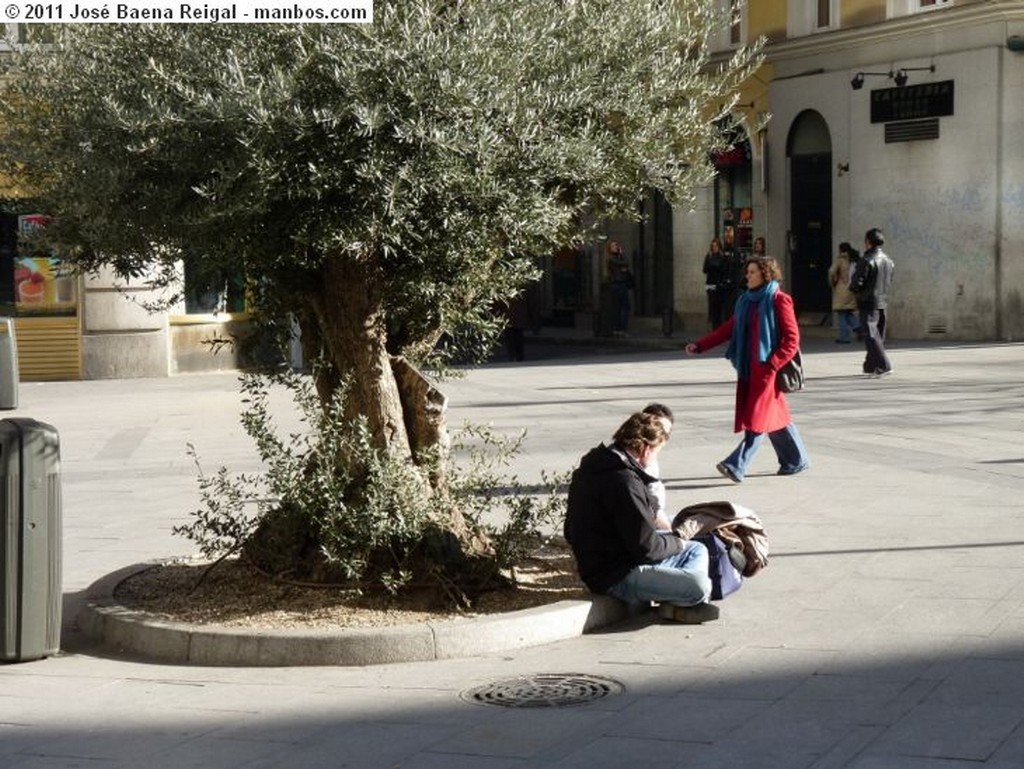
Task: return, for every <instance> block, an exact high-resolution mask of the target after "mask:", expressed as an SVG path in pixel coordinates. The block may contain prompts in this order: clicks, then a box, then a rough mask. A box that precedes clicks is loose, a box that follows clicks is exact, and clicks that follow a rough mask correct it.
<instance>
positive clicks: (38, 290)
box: [14, 214, 77, 314]
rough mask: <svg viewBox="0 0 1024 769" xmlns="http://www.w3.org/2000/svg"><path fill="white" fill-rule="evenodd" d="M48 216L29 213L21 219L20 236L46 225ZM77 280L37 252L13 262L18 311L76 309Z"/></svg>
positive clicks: (54, 260) (55, 260)
mask: <svg viewBox="0 0 1024 769" xmlns="http://www.w3.org/2000/svg"><path fill="white" fill-rule="evenodd" d="M46 221H47V217H45V216H43V215H40V214H30V215H28V216H19V217H18V234H19V235H21V236H27V235H28V234H30V233H31V232H32V231H33V230H34V229H35V228H36V227H41V226H43V225H45V224H46ZM76 283H77V281H76V279H75V277H74V276H73V275H72V274H70V271H68V270H66V268H63V265H62V264H61V260H60V259H59V258H58V257H55V256H46V255H45V254H39V253H35V254H33V255H32V256H23V255H20V254H19V256H18V257H17V258H16V259H15V261H14V297H15V303H16V306H17V309H18V311H19V312H26V313H32V314H35V313H37V312H38V313H48V312H54V311H67V310H74V309H75V306H76V297H75V284H76Z"/></svg>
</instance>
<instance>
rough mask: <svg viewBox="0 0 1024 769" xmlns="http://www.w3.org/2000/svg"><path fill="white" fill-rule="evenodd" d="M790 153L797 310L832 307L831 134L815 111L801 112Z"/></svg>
mask: <svg viewBox="0 0 1024 769" xmlns="http://www.w3.org/2000/svg"><path fill="white" fill-rule="evenodd" d="M786 155H787V157H788V158H789V179H790V186H789V189H790V200H789V244H788V246H789V259H790V261H789V271H790V277H791V280H792V288H793V300H794V302H795V303H796V308H797V311H798V312H823V313H828V312H830V311H831V309H832V292H831V289H830V287H829V285H828V279H827V276H828V268H829V265H830V264H831V263H832V171H831V169H832V138H831V136H830V134H829V130H828V125H827V124H826V123H825V119H824V118H823V117H822V116H821V115H820V114H819V113H817V112H815V111H814V110H805V111H804V112H801V113H800V114H799V115H797V117H796V120H794V121H793V126H792V127H791V128H790V131H789V138H788V140H787V142H786Z"/></svg>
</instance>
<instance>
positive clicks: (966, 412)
mask: <svg viewBox="0 0 1024 769" xmlns="http://www.w3.org/2000/svg"><path fill="white" fill-rule="evenodd" d="M527 345H528V346H527V353H528V355H529V354H530V352H531V341H530V339H529V337H528V341H527ZM804 353H805V354H804V361H805V366H806V368H807V370H808V373H809V377H810V379H809V383H808V388H807V390H806V391H804V392H802V393H800V394H798V395H794V396H793V397H792V398H791V404H792V407H793V411H794V415H795V418H796V421H797V424H798V425H799V427H800V430H801V433H802V435H803V437H804V439H805V442H806V443H807V445H808V448H809V451H810V452H811V456H812V461H813V467H812V469H811V470H810V471H809V472H808V473H805V474H801V475H799V476H796V477H793V478H779V477H776V476H775V475H774V474H773V473H774V470H775V467H774V462H773V457H772V456H771V452H770V449H769V448H768V447H766V448H765V450H764V451H762V452H761V454H760V455H759V456H758V459H757V462H756V464H755V467H754V472H753V474H752V476H751V477H750V478H748V480H747V481H746V482H745V483H743V484H742V485H740V486H734V485H732V484H729V483H727V482H724V479H722V478H720V477H716V476H717V474H716V473H715V472H714V464H715V463H716V462H717V461H719V460H720V459H721V457H722V456H724V455H725V454H726V453H727V452H728V451H729V450H730V449H731V448H732V446H733V443H734V440H735V437H734V436H733V435H732V434H731V432H730V428H731V403H732V394H733V389H732V388H733V380H732V376H731V372H730V370H729V366H728V364H727V362H725V361H724V360H723V359H722V358H720V357H718V356H714V355H713V356H702V357H699V358H689V359H686V358H684V357H682V356H681V355H680V354H678V353H677V352H674V351H671V350H655V351H651V350H634V351H622V350H616V351H614V352H591V351H586V352H578V351H576V350H575V349H574V348H572V347H571V346H566V347H565V348H563V349H560V351H559V352H558V354H555V353H553V352H551V351H550V350H548V349H545V350H544V351H543V353H542V354H541V353H538V355H537V356H535V357H534V359H533V360H528V361H527V362H526V363H525V364H518V365H515V364H505V363H499V364H493V365H490V366H487V367H484V368H482V369H479V370H477V371H474V372H472V373H470V374H469V375H468V376H467V377H466V378H465V379H463V380H459V381H454V382H450V383H447V384H446V385H445V389H446V390H447V391H448V393H449V395H450V396H451V403H452V412H451V415H450V422H451V424H453V425H456V426H457V425H459V424H461V422H462V420H464V419H470V420H474V421H478V422H479V421H484V422H491V423H493V424H494V426H495V427H496V428H498V429H501V430H505V431H509V432H511V431H515V430H518V429H522V428H527V429H528V434H527V440H526V449H525V453H524V455H523V456H521V457H520V458H519V460H517V463H516V466H515V468H514V469H515V471H516V472H517V474H518V475H519V476H520V478H521V479H523V480H524V481H529V480H530V479H532V478H537V477H539V474H540V470H541V469H548V470H551V469H558V468H565V469H568V468H569V467H571V466H572V464H573V463H574V462H575V461H576V459H578V457H579V456H580V455H581V454H582V453H583V452H584V451H586V450H587V449H588V448H589V447H590V446H592V445H594V444H596V443H597V442H598V441H601V440H607V439H608V437H609V436H610V434H611V432H612V431H613V430H614V428H615V427H616V426H617V425H618V424H619V423H620V422H621V420H622V419H623V418H624V416H625V415H626V413H628V412H629V411H632V410H636V409H638V408H640V407H642V406H643V405H644V404H646V403H647V402H649V401H652V400H662V401H665V402H666V403H669V404H670V405H671V406H672V407H673V408H674V409H675V411H676V414H677V429H676V430H675V431H674V432H673V438H672V441H671V442H670V444H669V445H668V447H667V448H666V449H665V451H663V453H662V463H661V464H662V468H663V471H664V473H665V476H666V481H667V484H668V487H669V500H670V503H671V504H672V505H674V506H677V507H682V506H684V505H686V504H690V503H692V502H695V501H700V500H708V499H715V498H725V499H733V500H735V501H737V502H739V503H741V504H746V505H748V506H749V507H752V508H753V509H755V510H757V511H758V512H759V513H760V514H761V517H762V519H763V520H764V521H765V525H766V527H767V529H768V533H769V536H770V538H771V544H772V559H771V564H770V566H769V568H768V569H766V570H765V571H764V572H762V573H761V574H760V575H758V577H756V578H755V579H754V580H751V581H750V582H749V583H748V584H747V585H746V586H744V588H743V589H742V590H741V591H739V592H738V593H736V594H734V595H733V596H730V597H729V599H727V601H725V602H724V603H723V606H722V617H721V619H720V620H719V621H718V622H715V623H710V624H707V625H704V626H701V627H697V628H694V627H684V626H672V625H664V624H660V623H657V622H652V621H650V620H649V619H645V618H633V619H631V620H628V621H626V622H624V623H622V624H619V625H616V626H613V627H610V628H607V629H605V630H603V631H601V632H599V633H592V634H587V635H582V636H577V637H573V638H567V639H562V640H558V641H554V642H551V643H546V644H543V645H539V646H530V647H524V648H519V649H511V650H503V651H493V650H492V651H485V652H481V653H479V654H473V655H471V656H467V657H460V658H458V659H449V660H435V661H430V662H405V663H390V664H384V665H375V666H361V667H337V666H312V667H293V668H287V667H271V668H266V667H263V668H255V667H228V668H223V667H217V668H214V667H200V666H194V665H185V664H156V663H152V662H142V661H138V660H133V659H127V658H123V657H118V656H116V655H111V654H110V653H109V652H106V651H103V650H102V649H100V648H98V647H97V646H96V645H95V644H93V643H92V642H91V641H90V640H89V639H88V638H86V637H84V636H83V635H82V634H81V633H80V632H79V631H78V630H77V629H76V628H75V627H74V626H73V618H74V615H75V614H76V613H77V609H78V608H79V607H80V606H81V605H82V602H83V600H84V592H85V590H86V589H87V588H88V587H89V585H91V584H92V583H93V582H95V581H96V580H98V579H100V578H101V577H103V576H104V575H107V574H109V573H111V572H113V571H116V570H117V569H119V568H121V567H123V566H125V565H129V564H135V563H139V562H143V561H149V560H152V559H156V558H164V557H170V556H176V555H187V554H189V553H188V552H187V551H186V550H187V549H186V547H185V545H184V544H183V542H182V541H181V540H179V539H177V538H175V537H173V536H171V534H170V527H171V526H172V525H174V524H175V523H180V522H182V521H184V520H187V515H188V511H189V510H190V509H192V506H194V505H195V504H196V503H197V500H198V495H197V491H196V487H195V484H194V481H193V479H192V476H191V475H190V472H191V462H190V460H189V459H188V458H187V456H186V455H185V453H184V443H185V442H186V441H191V442H192V443H194V444H195V445H196V447H197V449H198V450H199V452H200V454H201V456H202V457H203V458H204V463H209V465H210V466H211V467H212V466H216V465H217V464H220V463H222V462H223V463H225V464H228V465H229V466H232V467H233V468H235V469H238V470H244V471H251V470H253V469H255V467H256V462H255V457H254V456H253V453H252V451H251V449H250V447H249V446H248V445H247V443H246V440H245V438H244V436H243V435H242V433H241V429H240V427H239V426H238V422H237V405H238V404H237V393H236V392H235V390H234V377H232V376H230V375H197V376H189V377H179V378H175V379H170V380H134V381H108V382H74V383H49V384H38V385H23V387H22V389H21V392H20V399H19V400H20V403H21V407H20V408H19V409H18V411H17V415H20V416H33V417H35V418H37V419H41V420H42V421H47V422H50V423H51V424H54V425H55V426H56V427H57V428H58V430H59V431H60V434H61V439H62V457H63V471H64V496H65V504H64V508H65V509H64V513H65V523H66V525H65V542H64V556H65V563H64V566H65V570H64V571H65V607H66V609H65V619H66V623H67V626H66V628H65V644H64V649H65V650H64V652H63V653H62V654H61V655H59V656H57V657H54V658H50V659H45V660H40V661H38V662H31V663H23V664H11V665H3V666H0V766H2V767H4V769H43V768H45V769H57V768H60V769H65V768H67V767H85V766H102V767H104V768H105V769H108V768H110V769H137V768H138V767H140V766H144V767H147V769H164V767H167V768H168V769H170V768H171V767H174V768H175V769H177V768H178V767H185V766H187V767H210V768H211V769H212V768H213V767H217V768H218V769H219V768H221V767H290V766H309V767H339V766H349V767H359V768H360V769H362V768H364V767H368V768H370V769H376V768H377V767H380V769H395V767H401V768H402V769H410V768H416V769H425V768H431V767H446V768H448V767H473V768H474V769H480V768H481V767H483V768H484V769H489V768H493V769H509V768H510V767H517V768H520V767H588V768H589V769H593V767H623V766H634V765H651V764H656V765H659V766H665V767H673V769H681V768H683V767H685V768H686V769H703V767H708V768H709V769H710V768H711V767H714V768H715V769H721V768H722V767H723V766H728V767H730V769H734V768H735V767H750V769H803V768H805V767H806V768H808V769H968V768H969V769H979V767H984V769H1010V768H1011V767H1013V769H1019V767H1020V766H1022V765H1024V592H1022V591H1021V587H1022V584H1021V580H1022V579H1024V558H1022V557H1021V555H1022V553H1024V503H1022V502H1021V500H1022V498H1024V443H1022V441H1021V434H1022V429H1024V411H1022V404H1024V376H1022V374H1024V345H1020V344H994V345H984V344H977V345H937V344H936V345H932V344H900V343H896V344H893V345H892V356H893V360H894V364H895V367H896V373H895V374H894V375H893V376H891V377H888V378H885V379H881V380H871V379H865V378H863V377H861V376H859V375H858V374H857V373H856V372H857V370H858V368H859V362H860V361H859V357H860V356H859V354H858V352H857V351H856V350H853V349H844V348H839V346H833V345H831V343H827V344H826V343H815V342H814V341H813V340H810V341H809V342H808V343H805V350H804ZM282 419H283V421H285V422H287V417H285V416H282ZM559 672H562V673H580V674H592V675H597V676H605V677H610V678H613V679H615V680H617V681H619V682H621V683H622V684H623V685H624V687H625V692H624V693H623V694H621V695H618V696H615V697H608V698H604V699H603V700H601V701H596V702H593V703H590V704H583V705H579V706H576V707H572V708H560V709H545V710H542V711H539V712H538V711H522V710H515V709H505V708H495V707H485V706H481V705H474V704H470V703H467V702H465V701H464V700H462V699H461V698H460V696H459V694H460V692H463V691H465V690H467V689H469V688H472V687H476V686H480V685H483V684H487V683H490V682H494V681H498V680H504V679H508V678H513V677H516V676H527V675H532V674H539V673H559ZM726 727H728V728H726Z"/></svg>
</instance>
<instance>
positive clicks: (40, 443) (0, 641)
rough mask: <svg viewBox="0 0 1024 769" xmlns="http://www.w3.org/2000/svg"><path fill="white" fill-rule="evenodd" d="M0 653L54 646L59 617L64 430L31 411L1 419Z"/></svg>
mask: <svg viewBox="0 0 1024 769" xmlns="http://www.w3.org/2000/svg"><path fill="white" fill-rule="evenodd" d="M0 467H2V472H3V477H2V480H3V489H2V493H0V504H2V505H3V510H2V521H0V660H4V661H7V662H22V661H26V660H35V659H39V658H40V657H46V656H48V655H50V654H55V653H56V652H57V651H58V650H59V649H60V625H61V604H62V600H63V597H62V595H61V488H60V438H59V437H58V435H57V431H56V430H55V429H54V428H53V427H51V426H50V425H47V424H43V423H42V422H37V421H36V420H34V419H27V418H12V419H0Z"/></svg>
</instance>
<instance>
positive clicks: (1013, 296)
mask: <svg viewBox="0 0 1024 769" xmlns="http://www.w3.org/2000/svg"><path fill="white" fill-rule="evenodd" d="M717 1H718V2H721V3H722V4H723V8H727V7H730V6H731V5H732V2H733V0H717ZM761 37H763V38H764V39H765V40H766V41H767V45H766V47H765V53H766V60H765V63H764V65H763V66H762V67H761V68H760V69H759V71H758V72H757V73H756V74H755V75H754V76H753V77H752V78H751V79H750V81H749V82H748V83H747V84H746V86H745V87H744V89H743V91H742V93H741V95H740V98H739V103H738V105H737V107H736V110H735V113H734V115H733V118H734V120H735V122H736V124H737V125H738V126H740V129H741V130H740V132H739V133H738V134H737V135H736V137H735V146H734V148H733V150H731V151H730V152H727V153H723V154H722V155H720V156H718V157H716V158H715V159H714V161H715V164H716V166H717V169H718V174H717V177H716V179H715V180H714V182H713V183H712V184H710V185H709V186H707V187H706V188H703V189H700V190H697V195H696V201H697V202H696V205H695V206H694V207H693V209H692V210H679V209H676V210H673V209H671V208H670V207H669V206H668V205H667V204H666V203H665V201H664V200H662V199H660V198H659V197H657V196H649V197H648V198H646V199H644V200H643V201H641V202H640V203H639V204H638V205H639V207H640V211H639V213H641V214H642V215H643V221H642V222H640V223H624V222H605V223H603V225H602V230H603V232H604V234H605V239H604V240H602V241H601V242H599V243H595V244H591V245H589V246H587V247H585V248H581V249H578V250H569V249H567V250H565V251H563V252H560V253H558V254H554V255H552V256H550V257H546V258H544V259H542V260H541V261H542V264H541V266H542V267H543V273H544V277H543V280H542V281H541V284H540V285H539V286H538V287H537V290H536V303H537V304H539V309H540V315H541V317H542V319H543V322H544V323H546V324H554V325H574V326H577V327H580V326H582V327H583V328H584V329H585V330H591V329H592V330H593V332H594V333H595V334H599V335H600V334H607V333H610V330H611V324H610V320H609V317H608V309H609V301H608V297H607V296H606V293H607V292H606V288H607V287H606V285H605V283H604V281H603V278H604V274H605V269H606V268H605V265H606V262H607V254H606V251H605V248H606V243H607V241H608V240H612V239H614V240H617V241H618V242H619V243H620V244H621V245H622V248H623V251H624V252H625V253H626V254H627V256H628V257H629V258H630V261H631V263H632V266H633V271H634V274H635V279H636V280H635V288H634V289H633V291H632V310H631V312H632V319H631V326H632V328H633V329H638V328H644V329H646V330H656V329H661V330H662V331H664V332H666V333H677V334H679V333H685V334H697V333H700V332H702V331H703V330H705V329H706V328H707V320H706V316H707V312H706V294H705V291H704V276H703V273H702V265H703V257H704V254H705V252H706V250H707V246H708V242H709V241H710V240H711V238H712V237H716V236H717V237H721V238H725V237H726V235H727V233H728V235H729V236H730V237H732V238H733V239H734V241H735V244H736V246H737V247H738V248H739V249H740V250H741V251H746V250H749V248H750V246H751V243H752V241H753V238H754V237H756V236H763V237H764V238H765V239H766V241H767V252H768V254H769V255H771V256H774V257H776V258H777V259H779V261H780V262H781V264H782V266H783V270H784V273H785V276H786V277H785V283H786V288H787V290H789V291H790V292H791V293H792V294H793V296H794V299H795V302H796V307H797V311H798V314H799V317H800V320H801V323H803V324H805V325H807V326H816V325H819V324H822V323H827V321H828V318H829V310H830V291H829V286H828V283H827V280H826V275H827V272H828V268H829V266H830V265H831V262H832V259H833V257H834V255H835V253H836V250H837V247H838V244H839V243H841V242H843V241H849V242H850V243H852V244H853V245H854V246H855V247H857V248H861V247H862V245H863V234H864V232H865V231H866V230H867V229H868V228H870V227H880V228H881V229H882V230H883V231H885V233H886V236H887V238H888V242H887V245H886V251H887V252H888V253H889V254H890V255H891V256H892V257H893V259H894V260H895V263H896V278H895V285H894V289H893V296H892V305H891V309H890V326H889V331H890V333H891V334H892V335H893V336H894V337H897V338H900V339H906V340H925V339H932V340H942V339H948V340H957V341H971V340H1019V339H1022V338H1024V2H1020V0H788V2H785V1H783V0H779V1H777V2H776V1H775V0H748V2H747V3H746V4H745V5H743V6H742V7H740V8H739V10H738V11H737V16H736V23H735V24H734V25H732V26H731V27H729V28H727V29H723V30H722V31H721V34H720V36H719V39H718V40H717V48H718V50H719V53H720V55H721V56H723V57H724V56H728V55H729V52H730V51H731V50H732V49H733V48H735V47H736V46H739V45H743V44H745V43H746V42H748V41H753V40H756V39H758V38H761ZM766 118H767V121H766ZM26 213H27V214H28V216H27V217H26V216H25V214H26ZM0 225H2V233H0V304H4V305H7V306H13V307H15V308H16V315H17V317H16V319H15V328H16V335H17V341H18V354H19V357H20V359H21V375H22V378H23V379H67V378H105V377H131V376H168V375H173V374H175V373H179V372H186V371H198V370H209V369H223V368H233V367H235V366H236V365H237V364H238V357H237V355H238V354H237V351H235V350H232V349H231V348H230V347H223V346H219V349H220V352H219V353H217V354H213V352H212V350H213V349H214V348H217V347H218V345H216V342H217V340H224V339H232V338H235V337H238V336H239V335H244V333H245V330H246V329H245V325H246V324H245V314H244V302H243V303H240V302H239V298H238V296H237V294H238V291H237V290H235V291H234V292H232V287H233V284H232V282H231V281H230V280H227V279H226V280H221V281H220V283H219V284H218V285H211V286H198V287H197V286H190V285H189V284H190V276H189V275H188V272H187V270H184V269H183V275H182V279H183V285H184V286H185V297H184V298H183V299H182V301H181V302H179V303H178V304H177V305H175V306H173V307H171V308H170V309H165V310H163V311H161V312H157V313H151V312H149V311H148V310H147V309H146V307H147V305H149V304H152V300H154V299H158V298H159V297H158V296H156V295H155V294H154V292H153V291H152V289H150V288H149V287H148V284H147V283H146V282H145V281H144V280H143V281H140V282H138V283H137V284H134V285H129V284H124V283H121V282H118V280H116V279H115V278H114V276H112V275H107V274H98V275H92V276H88V277H79V278H75V279H73V281H71V280H70V279H67V278H66V277H65V276H63V275H61V274H60V270H59V260H57V261H53V260H52V259H49V258H48V257H39V258H37V255H25V254H22V253H20V252H19V251H18V248H17V236H18V233H19V230H20V229H22V228H24V227H25V226H32V215H31V213H30V212H20V213H19V215H15V214H14V213H4V214H2V215H0ZM10 276H13V279H11V280H8V277H10ZM236 288H237V287H236ZM22 289H24V292H22ZM233 293H234V294H235V296H233V295H232V294H233ZM23 294H24V295H23ZM211 343H213V344H211Z"/></svg>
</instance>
